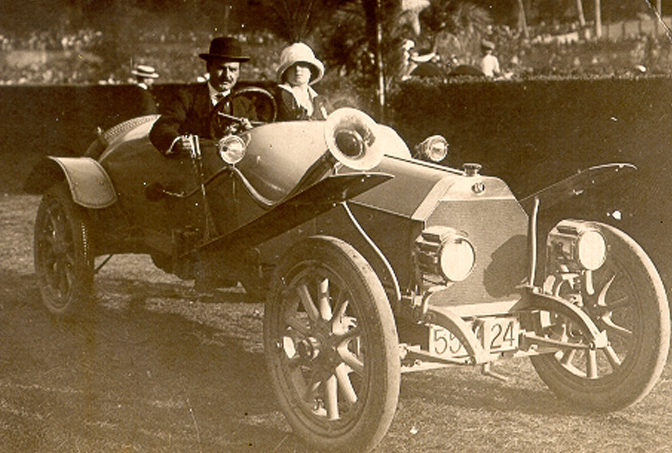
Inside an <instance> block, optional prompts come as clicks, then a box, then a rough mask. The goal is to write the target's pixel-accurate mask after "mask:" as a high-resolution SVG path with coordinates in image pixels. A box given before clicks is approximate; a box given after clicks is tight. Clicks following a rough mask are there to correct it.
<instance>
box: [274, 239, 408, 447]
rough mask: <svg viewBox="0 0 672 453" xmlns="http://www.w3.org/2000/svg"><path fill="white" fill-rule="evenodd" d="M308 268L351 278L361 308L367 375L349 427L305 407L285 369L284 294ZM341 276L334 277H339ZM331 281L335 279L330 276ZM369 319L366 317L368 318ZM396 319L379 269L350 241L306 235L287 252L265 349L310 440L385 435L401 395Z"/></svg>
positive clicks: (339, 443) (371, 443)
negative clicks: (337, 426) (282, 340)
mask: <svg viewBox="0 0 672 453" xmlns="http://www.w3.org/2000/svg"><path fill="white" fill-rule="evenodd" d="M307 269H314V270H317V269H320V271H323V270H325V269H327V270H328V272H331V273H333V274H335V275H337V276H338V278H341V279H342V281H343V282H347V288H346V289H347V290H348V291H349V292H350V299H349V301H350V305H349V307H353V306H354V307H355V309H356V311H357V312H358V314H360V315H361V316H360V317H358V318H357V325H358V327H360V328H362V329H363V333H362V335H361V336H362V338H363V339H364V344H365V348H366V350H367V352H368V353H367V354H366V359H364V367H365V369H366V367H368V369H369V371H370V372H369V373H368V374H367V373H364V374H367V375H368V379H362V381H363V382H365V383H364V384H363V385H362V387H363V388H365V389H366V390H364V394H363V395H361V394H358V397H359V402H358V403H357V404H360V403H361V402H362V401H364V402H363V403H361V406H359V407H358V408H357V409H356V414H355V417H353V420H351V421H350V422H349V423H348V425H347V426H346V427H345V428H342V427H341V428H338V429H334V428H335V427H336V425H335V424H334V423H332V424H331V426H330V422H328V421H326V420H324V419H319V417H318V416H317V415H315V414H312V413H310V411H309V410H307V409H306V408H305V404H306V403H305V402H304V401H302V399H301V398H300V395H299V394H298V392H297V391H296V389H295V387H294V386H293V384H292V383H291V382H290V379H291V378H290V377H289V375H288V374H285V372H284V369H283V361H285V362H286V361H287V359H286V357H287V355H286V354H285V351H284V349H283V348H282V347H280V343H279V341H280V340H279V339H280V337H281V334H282V328H283V327H281V326H283V325H284V324H283V319H284V318H283V302H284V300H285V299H284V298H283V294H285V291H286V288H287V287H289V286H291V285H292V284H293V279H294V278H295V277H296V276H297V275H299V274H300V273H301V272H302V271H306V270H307ZM335 279H336V278H334V280H335ZM330 282H331V280H330ZM363 321H365V323H364V322H363ZM398 345H399V341H398V338H397V331H396V324H395V320H394V316H393V314H392V310H391V308H390V305H389V301H388V299H387V296H386V294H385V291H384V289H383V287H382V284H381V283H380V280H379V279H378V277H377V276H376V274H375V272H374V271H373V269H372V268H371V266H370V265H369V264H368V262H367V261H366V260H365V259H364V258H363V257H362V255H360V254H359V252H357V250H355V249H354V248H353V247H352V246H350V245H349V244H347V243H345V242H343V241H341V240H339V239H335V238H332V237H324V236H316V237H312V238H309V239H306V240H304V241H302V242H300V243H298V244H297V245H296V246H294V247H292V249H291V250H290V251H289V252H288V253H287V255H286V256H284V258H283V259H282V260H281V263H280V265H279V266H278V268H276V270H275V273H274V277H273V279H272V282H271V292H270V297H269V298H268V302H267V304H266V314H265V316H264V349H265V356H266V362H267V366H268V370H269V374H270V377H271V381H272V385H273V389H274V391H275V394H276V396H277V399H278V402H279V404H280V407H281V409H282V412H283V413H284V415H285V417H286V418H287V421H288V422H289V424H290V425H291V426H292V428H293V430H294V432H295V434H296V435H298V436H299V437H300V438H301V439H302V440H303V441H304V442H305V443H307V444H309V445H311V446H313V447H315V448H317V449H320V450H329V451H351V452H352V451H357V452H362V451H369V450H371V449H373V448H374V447H375V446H376V445H377V444H378V442H380V440H381V439H382V438H383V436H385V434H386V433H387V430H388V429H389V426H390V424H391V422H392V419H393V417H394V413H395V411H396V408H397V403H398V399H399V384H400V380H401V374H400V358H399V349H398Z"/></svg>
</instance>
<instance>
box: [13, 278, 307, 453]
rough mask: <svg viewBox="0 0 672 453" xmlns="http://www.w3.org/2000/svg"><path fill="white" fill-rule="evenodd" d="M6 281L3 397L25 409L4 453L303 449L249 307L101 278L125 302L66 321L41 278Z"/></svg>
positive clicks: (17, 413)
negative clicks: (278, 397)
mask: <svg viewBox="0 0 672 453" xmlns="http://www.w3.org/2000/svg"><path fill="white" fill-rule="evenodd" d="M0 279H1V280H2V282H3V285H2V288H1V289H0V296H2V299H1V304H2V317H3V319H2V338H3V341H2V342H0V343H1V344H0V365H2V369H3V372H2V374H0V376H1V377H0V399H2V400H3V401H4V403H6V404H5V406H4V407H5V408H7V407H10V408H12V407H14V408H17V409H15V410H13V411H9V410H8V411H5V412H6V413H9V414H11V416H10V417H9V418H10V420H8V423H9V425H10V426H12V427H13V430H12V434H11V436H10V441H9V443H8V444H7V447H8V450H6V451H19V450H21V449H25V448H26V447H29V448H30V449H33V450H42V451H73V448H83V449H84V450H89V451H100V450H101V449H102V450H105V451H110V450H115V451H116V450H119V449H127V448H131V449H139V450H145V451H148V450H149V451H163V450H169V451H230V450H240V449H250V450H255V451H271V450H273V449H275V448H276V447H277V446H279V445H280V444H282V448H281V449H278V451H284V450H285V447H287V448H292V449H294V450H296V449H297V448H298V449H299V450H298V451H301V448H302V447H301V446H300V444H298V443H297V441H296V439H294V437H293V436H292V435H291V434H289V428H288V427H287V426H286V424H285V422H284V419H283V418H282V416H281V415H280V414H279V413H278V411H277V407H276V403H275V398H274V396H273V394H272V390H271V388H270V386H269V380H268V376H267V373H266V370H265V363H264V359H263V353H262V352H261V350H260V345H261V319H260V317H259V316H258V315H257V314H255V313H254V310H253V307H252V306H249V305H244V304H202V303H194V302H191V301H188V300H186V301H185V298H186V297H187V296H189V295H190V293H189V291H188V290H189V288H186V287H182V286H180V285H172V284H164V283H156V284H154V283H151V282H142V283H141V284H137V282H134V281H124V280H123V279H117V280H114V281H102V282H101V283H102V286H104V287H105V298H107V299H115V298H122V297H126V301H127V303H126V304H122V305H121V306H120V308H118V307H114V308H109V307H107V306H105V305H103V306H99V307H97V308H96V309H94V310H92V311H91V312H89V313H87V314H86V315H85V316H80V317H77V318H75V319H72V320H58V319H54V318H53V317H51V316H50V315H49V314H48V313H47V311H46V310H45V309H44V308H43V307H42V304H41V300H40V295H39V290H38V288H37V282H36V278H35V276H33V275H25V274H17V273H13V272H8V271H0ZM110 290H112V291H111V292H110ZM124 290H126V291H124ZM124 292H125V294H122V293H124ZM231 297H232V298H234V299H235V297H237V298H238V300H240V299H241V295H240V294H239V295H237V296H231ZM171 298H172V299H174V300H170V299H171ZM150 302H151V304H150ZM150 305H151V306H150ZM163 305H169V306H170V307H169V308H171V309H174V306H177V307H178V308H177V310H178V311H179V313H175V312H170V311H167V310H163ZM180 307H181V308H180ZM189 310H195V311H197V313H196V315H195V316H190V315H183V314H182V311H184V312H188V311H189ZM213 326H218V327H213ZM18 408H20V410H19V409H18ZM0 431H2V430H0ZM0 434H3V433H1V432H0ZM0 437H3V436H2V435H0Z"/></svg>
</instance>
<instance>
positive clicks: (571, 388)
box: [532, 224, 670, 410]
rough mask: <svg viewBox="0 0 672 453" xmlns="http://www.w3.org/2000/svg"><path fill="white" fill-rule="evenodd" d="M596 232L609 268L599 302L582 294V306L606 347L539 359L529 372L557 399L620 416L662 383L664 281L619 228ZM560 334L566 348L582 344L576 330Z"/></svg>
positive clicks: (602, 272)
mask: <svg viewBox="0 0 672 453" xmlns="http://www.w3.org/2000/svg"><path fill="white" fill-rule="evenodd" d="M599 227H600V230H601V232H602V234H603V235H604V237H605V239H606V241H607V244H609V251H608V254H607V261H606V262H605V264H604V265H603V266H602V267H601V268H600V269H598V270H597V271H594V272H593V277H594V287H595V294H594V295H592V296H591V295H588V294H585V292H584V293H583V294H582V297H581V299H582V301H583V302H582V303H583V309H584V310H585V311H586V312H587V313H588V314H589V315H590V317H591V318H592V320H593V322H594V323H595V324H596V326H597V327H598V329H600V330H601V331H602V330H603V331H606V333H607V336H608V339H609V345H608V346H607V347H606V348H602V349H597V350H590V349H566V350H563V351H559V352H557V353H555V354H548V355H542V356H537V357H533V358H532V364H533V365H534V367H535V369H536V371H537V373H538V374H539V376H540V377H541V379H542V380H543V381H544V382H545V383H546V385H548V387H549V388H550V389H551V390H552V391H553V392H555V393H556V394H557V395H559V396H561V397H563V398H566V399H568V400H570V401H572V402H573V403H576V404H579V405H582V406H587V407H589V408H592V409H597V410H616V409H620V408H623V407H626V406H629V405H631V404H634V403H636V402H637V401H639V400H641V399H642V398H643V397H644V396H646V395H647V394H648V393H649V391H650V390H651V388H652V387H653V385H654V384H655V382H656V381H657V379H658V378H659V377H660V374H661V372H662V370H663V366H664V365H665V361H666V358H667V353H668V348H669V341H670V313H669V307H668V302H667V297H666V295H665V289H664V287H663V284H662V282H661V279H660V276H659V275H658V272H657V270H656V268H655V267H654V265H653V263H652V262H651V260H650V259H649V258H648V256H647V255H646V253H645V252H644V251H643V250H642V248H641V247H640V246H639V245H638V244H637V243H636V242H635V241H634V240H633V239H632V238H630V237H629V236H628V235H626V234H625V233H623V232H622V231H620V230H618V229H616V228H613V227H611V226H608V225H602V224H600V225H599ZM560 295H561V296H562V294H560ZM556 332H557V334H558V338H557V339H560V340H563V341H574V340H576V341H580V338H581V332H580V331H578V330H577V329H576V327H575V326H572V325H571V324H569V325H566V326H565V328H563V329H562V330H560V329H557V330H556Z"/></svg>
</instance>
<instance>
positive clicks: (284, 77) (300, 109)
mask: <svg viewBox="0 0 672 453" xmlns="http://www.w3.org/2000/svg"><path fill="white" fill-rule="evenodd" d="M323 76H324V65H323V64H322V62H321V61H320V60H318V59H317V58H315V54H313V50H312V49H311V48H310V47H308V46H307V45H306V44H304V43H301V42H297V43H294V44H291V45H289V46H287V47H285V48H284V49H283V50H282V52H281V53H280V66H279V67H278V81H279V84H278V87H279V88H280V90H279V91H280V99H279V101H280V102H279V103H278V121H293V120H324V119H326V118H327V101H326V99H325V98H324V96H320V95H319V94H317V92H316V91H315V90H314V89H313V88H312V87H311V86H310V85H313V84H314V83H317V82H319V81H320V80H321V79H322V77H323Z"/></svg>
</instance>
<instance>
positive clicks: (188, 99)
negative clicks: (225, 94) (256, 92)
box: [149, 83, 257, 154]
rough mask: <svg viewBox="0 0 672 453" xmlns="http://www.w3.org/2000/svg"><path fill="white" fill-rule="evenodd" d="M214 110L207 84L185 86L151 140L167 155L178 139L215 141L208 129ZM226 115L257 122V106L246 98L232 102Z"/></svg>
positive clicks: (165, 110)
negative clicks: (191, 138)
mask: <svg viewBox="0 0 672 453" xmlns="http://www.w3.org/2000/svg"><path fill="white" fill-rule="evenodd" d="M212 109H213V106H212V103H211V102H210V93H209V91H208V85H207V83H201V84H198V85H188V86H185V87H183V88H181V89H179V90H178V91H177V93H176V95H175V97H174V98H173V99H172V100H171V101H169V102H167V103H166V105H165V107H164V108H163V109H162V112H161V117H160V118H159V119H158V120H157V121H156V123H154V126H153V127H152V130H151V131H150V133H149V139H150V141H151V142H152V144H153V145H154V147H155V148H156V149H158V150H159V151H161V152H162V153H164V154H165V153H166V151H168V149H169V148H170V145H171V144H172V143H173V141H174V140H175V137H177V136H179V135H184V134H194V135H198V136H199V137H202V138H212V137H210V127H209V122H210V112H212ZM223 112H224V113H228V114H230V115H234V116H239V117H244V118H248V119H250V120H256V119H257V114H256V111H255V109H254V105H253V104H252V102H250V101H249V100H248V99H245V98H243V97H236V98H233V99H232V100H231V102H230V105H229V106H228V108H225V109H224V110H223Z"/></svg>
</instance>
